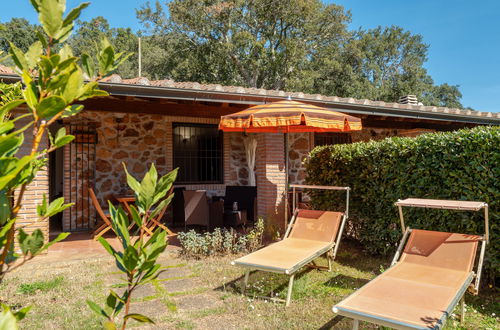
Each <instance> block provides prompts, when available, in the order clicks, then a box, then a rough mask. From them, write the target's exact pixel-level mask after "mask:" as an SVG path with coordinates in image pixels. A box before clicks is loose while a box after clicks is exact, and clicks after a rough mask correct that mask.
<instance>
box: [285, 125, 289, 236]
mask: <svg viewBox="0 0 500 330" xmlns="http://www.w3.org/2000/svg"><path fill="white" fill-rule="evenodd" d="M287 226H288V133H287V132H285V228H287Z"/></svg>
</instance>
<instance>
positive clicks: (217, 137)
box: [173, 123, 223, 184]
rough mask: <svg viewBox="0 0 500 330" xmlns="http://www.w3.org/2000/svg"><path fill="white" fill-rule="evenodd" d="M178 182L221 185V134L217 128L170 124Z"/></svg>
mask: <svg viewBox="0 0 500 330" xmlns="http://www.w3.org/2000/svg"><path fill="white" fill-rule="evenodd" d="M173 133H174V139H173V142H174V148H173V161H174V168H176V167H178V168H179V173H178V175H177V181H176V182H177V183H184V184H188V183H193V184H198V183H222V182H223V170H222V169H223V165H222V161H223V157H222V132H221V131H219V129H218V127H217V125H206V124H185V123H173Z"/></svg>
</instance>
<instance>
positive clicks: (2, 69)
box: [0, 65, 500, 118]
mask: <svg viewBox="0 0 500 330" xmlns="http://www.w3.org/2000/svg"><path fill="white" fill-rule="evenodd" d="M0 74H4V75H13V74H15V72H14V71H13V70H12V69H10V68H8V67H6V66H3V65H0ZM100 81H101V82H109V83H115V84H120V83H122V84H129V85H143V86H155V87H168V88H179V89H194V90H206V91H214V92H227V93H237V94H254V95H264V96H279V97H285V96H291V97H293V98H297V99H304V100H322V101H327V102H337V103H348V104H360V105H367V106H375V107H385V108H393V109H408V110H417V111H425V112H440V113H451V114H460V115H466V116H471V117H490V118H491V117H493V118H500V112H499V113H491V112H481V111H474V110H470V109H456V108H453V109H450V108H445V107H436V106H425V105H411V104H400V103H395V102H384V101H372V100H368V99H355V98H352V97H349V98H342V97H338V96H326V95H321V94H304V93H302V92H285V91H282V90H266V89H262V88H245V87H241V86H223V85H220V84H200V83H197V82H189V81H185V82H175V81H173V80H170V79H164V80H151V81H150V80H149V79H147V78H145V77H137V78H132V79H122V78H121V77H120V76H119V75H117V74H113V75H111V76H109V77H106V78H104V79H102V80H100Z"/></svg>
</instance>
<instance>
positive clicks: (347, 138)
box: [314, 133, 352, 146]
mask: <svg viewBox="0 0 500 330" xmlns="http://www.w3.org/2000/svg"><path fill="white" fill-rule="evenodd" d="M351 142H352V139H351V135H350V134H349V133H314V146H324V145H327V144H345V143H351Z"/></svg>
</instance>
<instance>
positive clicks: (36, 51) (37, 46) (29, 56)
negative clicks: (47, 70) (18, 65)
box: [25, 41, 42, 70]
mask: <svg viewBox="0 0 500 330" xmlns="http://www.w3.org/2000/svg"><path fill="white" fill-rule="evenodd" d="M41 55H42V43H41V42H40V41H35V42H34V43H33V44H32V45H31V46H30V48H29V49H28V51H27V52H26V56H25V58H26V62H27V65H28V68H29V69H30V70H31V69H33V68H35V67H36V65H37V63H38V60H39V59H40V56H41Z"/></svg>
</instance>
